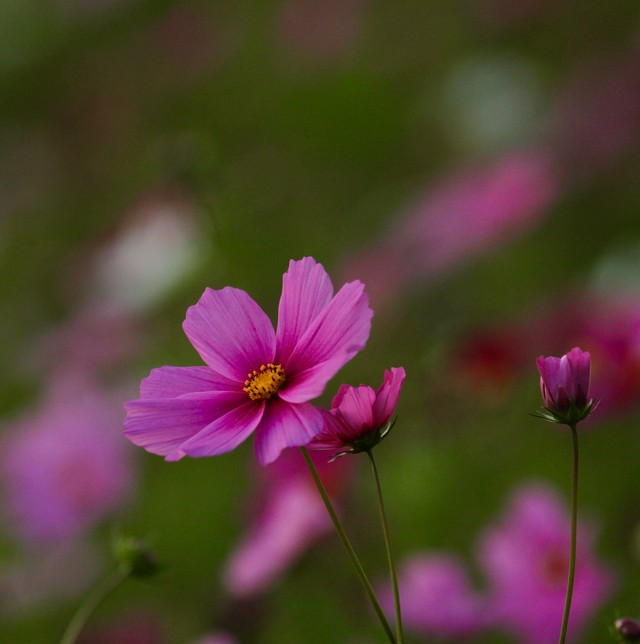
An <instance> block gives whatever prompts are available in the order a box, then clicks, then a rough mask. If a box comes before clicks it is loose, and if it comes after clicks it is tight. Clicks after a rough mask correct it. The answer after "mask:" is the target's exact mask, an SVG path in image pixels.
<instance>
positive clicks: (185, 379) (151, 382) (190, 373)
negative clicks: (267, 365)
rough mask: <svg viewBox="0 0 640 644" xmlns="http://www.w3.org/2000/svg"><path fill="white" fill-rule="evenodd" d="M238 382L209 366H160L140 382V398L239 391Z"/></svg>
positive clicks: (176, 396)
mask: <svg viewBox="0 0 640 644" xmlns="http://www.w3.org/2000/svg"><path fill="white" fill-rule="evenodd" d="M238 389H239V388H238V383H237V382H233V381H231V380H228V379H227V378H225V377H224V376H221V375H220V374H217V373H216V372H215V371H212V370H211V369H209V367H159V368H157V369H152V370H151V373H150V374H149V376H148V377H147V378H145V379H144V380H143V381H142V382H141V383H140V398H141V399H147V398H156V399H157V398H178V397H179V396H182V395H184V394H191V393H196V392H206V391H230V392H231V391H236V392H237V391H238Z"/></svg>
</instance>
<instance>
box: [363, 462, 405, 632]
mask: <svg viewBox="0 0 640 644" xmlns="http://www.w3.org/2000/svg"><path fill="white" fill-rule="evenodd" d="M367 456H368V457H369V461H370V462H371V470H372V472H373V479H374V482H375V486H376V496H377V499H378V511H379V513H380V523H381V524H382V533H383V535H384V545H385V549H386V551H387V562H388V564H389V577H390V578H391V586H392V588H393V605H394V608H395V618H396V641H397V644H403V642H404V633H403V630H402V611H401V608H400V591H399V589H398V575H397V573H396V566H395V563H394V559H393V552H392V550H391V540H390V538H389V524H388V521H387V513H386V512H385V509H384V501H383V499H382V486H381V485H380V476H379V475H378V467H377V465H376V460H375V458H374V456H373V450H367Z"/></svg>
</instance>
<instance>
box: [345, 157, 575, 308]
mask: <svg viewBox="0 0 640 644" xmlns="http://www.w3.org/2000/svg"><path fill="white" fill-rule="evenodd" d="M562 189H563V186H561V185H560V182H559V180H558V178H557V172H556V168H555V165H554V162H553V159H552V156H551V155H549V154H547V153H545V152H541V151H539V150H522V151H513V152H509V153H507V154H505V155H503V156H501V157H498V158H496V159H494V160H492V161H490V162H488V163H486V164H485V165H483V166H480V167H475V168H471V169H468V168H463V169H461V170H458V171H457V172H455V173H452V174H451V175H450V176H445V177H444V178H443V179H441V180H440V181H438V182H436V183H435V184H434V185H433V186H432V187H431V188H430V189H428V190H427V191H426V192H425V194H424V195H422V196H421V197H419V198H418V199H417V201H416V203H415V204H414V205H413V206H411V207H410V208H409V210H408V212H406V213H404V214H402V213H401V214H400V216H399V217H397V218H396V222H395V223H393V224H392V226H391V228H390V230H388V231H387V232H386V233H385V235H384V237H383V238H382V239H381V240H380V242H379V243H377V244H375V246H374V247H372V248H369V249H365V250H364V251H363V252H362V253H361V254H360V255H358V256H356V257H355V259H353V260H350V262H349V266H348V269H347V272H348V273H352V272H357V274H358V275H363V276H364V279H365V281H366V283H367V288H368V289H369V290H371V291H372V292H373V293H375V294H376V296H377V297H378V298H379V301H380V302H383V301H388V300H391V299H393V298H394V297H395V296H397V294H398V292H399V291H400V290H402V288H406V287H407V286H410V285H411V284H412V283H414V282H421V283H423V284H425V283H432V282H434V281H435V280H437V279H440V278H441V277H442V276H443V275H446V274H448V273H450V272H451V271H453V270H454V269H456V268H457V267H459V266H460V265H461V264H464V263H466V262H469V261H470V260H472V259H473V258H475V257H477V256H480V255H482V254H486V253H487V252H490V251H492V250H495V249H496V248H498V247H500V246H502V245H504V244H505V243H507V242H509V241H511V240H512V239H514V238H516V237H518V236H520V235H522V234H524V233H525V232H528V231H529V230H531V229H533V228H534V227H536V226H537V225H538V224H539V223H540V222H541V221H542V220H543V218H544V217H545V216H546V214H547V212H548V211H549V209H550V207H551V206H552V205H553V203H554V202H555V201H556V200H557V199H558V197H559V195H560V193H561V191H562ZM380 257H384V258H385V261H384V262H380V261H379V258H380ZM390 273H391V274H390ZM374 302H375V303H376V304H378V300H377V299H374Z"/></svg>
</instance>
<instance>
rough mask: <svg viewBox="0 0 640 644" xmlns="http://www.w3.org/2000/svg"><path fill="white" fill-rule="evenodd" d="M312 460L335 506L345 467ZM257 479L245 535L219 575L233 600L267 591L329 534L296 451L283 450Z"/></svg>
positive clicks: (315, 457) (328, 524) (328, 522)
mask: <svg viewBox="0 0 640 644" xmlns="http://www.w3.org/2000/svg"><path fill="white" fill-rule="evenodd" d="M311 457H312V458H313V460H314V464H315V466H316V468H317V470H318V471H319V473H320V475H321V477H322V480H323V481H324V483H325V486H326V488H327V490H328V493H329V495H330V497H331V500H332V502H333V503H334V505H336V502H337V501H338V500H339V497H340V495H341V493H342V491H343V489H344V484H345V477H346V475H347V467H348V463H347V461H346V460H343V461H342V462H340V463H335V464H332V465H329V464H328V463H327V461H326V459H323V458H319V457H318V455H316V454H312V455H311ZM258 476H259V481H258V485H257V486H256V488H257V489H256V491H255V492H254V496H257V503H256V505H252V506H251V508H249V510H250V512H249V516H250V525H249V529H248V531H247V533H246V534H245V536H244V537H243V538H241V540H240V543H239V544H238V546H237V547H236V548H235V550H234V551H233V552H232V553H231V556H230V558H229V560H228V561H227V563H226V565H225V569H224V572H223V584H224V587H225V588H226V590H227V592H229V593H230V594H231V595H233V596H234V597H237V598H246V597H251V596H255V595H257V594H259V593H262V592H265V591H266V590H268V589H269V588H270V587H271V586H272V585H273V584H274V583H276V582H277V581H278V580H279V579H280V578H281V577H282V575H283V574H284V573H285V572H286V570H287V569H288V568H289V567H290V566H291V565H292V564H293V563H294V562H295V561H296V560H297V559H298V558H299V557H300V556H301V555H302V554H303V553H304V552H305V551H306V550H307V549H308V548H309V547H311V546H312V545H313V544H314V543H315V542H317V541H318V539H319V538H321V537H322V536H324V535H325V534H326V533H328V532H330V530H331V528H332V524H331V519H330V517H329V515H328V514H327V511H326V508H325V506H324V504H323V502H322V499H321V497H320V495H319V494H318V491H317V490H316V488H315V485H314V483H313V480H312V479H311V478H310V477H309V471H308V469H307V466H306V465H305V462H304V460H303V459H302V458H301V457H300V454H299V453H298V452H297V450H285V451H284V452H283V453H282V455H281V456H280V458H279V459H278V460H277V461H276V462H275V463H272V464H271V465H269V466H268V467H265V468H262V469H261V470H260V471H259V472H258ZM256 506H257V507H256Z"/></svg>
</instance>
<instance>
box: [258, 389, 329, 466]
mask: <svg viewBox="0 0 640 644" xmlns="http://www.w3.org/2000/svg"><path fill="white" fill-rule="evenodd" d="M323 427H324V418H323V416H322V412H321V411H320V410H319V409H317V408H316V407H314V406H313V405H311V404H308V403H301V404H299V405H291V404H289V403H287V402H285V401H283V400H278V399H277V398H274V399H272V400H270V401H269V405H268V406H267V409H266V411H265V414H264V417H263V418H262V422H261V423H260V427H258V431H257V432H256V439H255V449H256V456H257V458H258V461H259V462H260V463H261V464H262V465H267V464H269V463H272V462H273V461H275V460H276V459H277V458H278V456H280V452H282V450H283V449H285V448H286V447H296V446H300V445H306V444H307V443H309V442H310V441H311V439H312V438H313V437H314V436H316V434H318V433H319V432H321V431H322V428H323Z"/></svg>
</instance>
